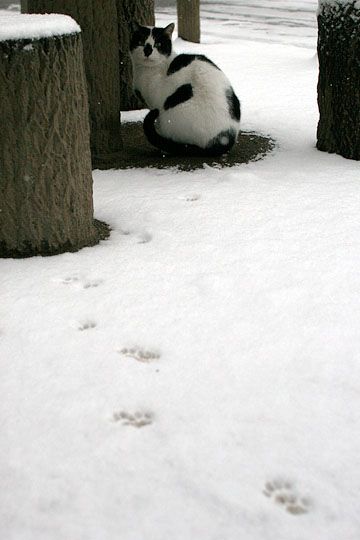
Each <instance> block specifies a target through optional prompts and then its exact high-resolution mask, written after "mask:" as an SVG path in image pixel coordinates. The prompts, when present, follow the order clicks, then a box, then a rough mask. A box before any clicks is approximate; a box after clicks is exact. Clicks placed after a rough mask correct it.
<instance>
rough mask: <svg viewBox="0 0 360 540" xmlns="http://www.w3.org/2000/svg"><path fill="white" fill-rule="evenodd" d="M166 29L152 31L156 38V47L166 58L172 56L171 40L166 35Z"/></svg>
mask: <svg viewBox="0 0 360 540" xmlns="http://www.w3.org/2000/svg"><path fill="white" fill-rule="evenodd" d="M164 30H165V28H153V29H152V31H151V34H152V37H153V38H154V41H155V43H154V47H155V48H156V49H157V50H158V51H159V53H161V54H163V55H164V56H170V54H171V50H172V43H171V39H170V38H169V36H168V35H166V34H164Z"/></svg>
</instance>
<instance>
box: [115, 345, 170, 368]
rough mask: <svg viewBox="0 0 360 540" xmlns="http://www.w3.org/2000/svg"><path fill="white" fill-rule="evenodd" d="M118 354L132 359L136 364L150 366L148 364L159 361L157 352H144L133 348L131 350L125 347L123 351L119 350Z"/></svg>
mask: <svg viewBox="0 0 360 540" xmlns="http://www.w3.org/2000/svg"><path fill="white" fill-rule="evenodd" d="M119 353H120V354H122V355H123V356H126V357H127V358H133V359H134V360H136V361H137V362H142V363H144V364H150V362H154V361H155V360H159V358H160V356H161V355H160V353H158V352H155V351H146V350H144V349H140V348H139V347H133V348H131V349H128V348H127V347H125V348H124V349H121V351H119Z"/></svg>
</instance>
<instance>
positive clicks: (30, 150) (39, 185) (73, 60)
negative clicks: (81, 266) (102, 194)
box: [0, 16, 108, 257]
mask: <svg viewBox="0 0 360 540" xmlns="http://www.w3.org/2000/svg"><path fill="white" fill-rule="evenodd" d="M23 17H24V18H25V17H26V18H27V17H28V16H20V17H19V20H20V18H23ZM39 17H40V16H39ZM51 17H52V16H41V19H42V21H44V19H45V22H46V19H48V20H49V18H51ZM32 18H33V17H32ZM61 19H65V17H61ZM14 20H15V19H14ZM25 22H26V23H27V21H25ZM0 103H1V107H0V126H1V129H0V256H1V257H28V256H32V255H53V254H57V253H62V252H64V251H77V250H78V249H80V248H82V247H84V246H91V245H94V244H96V243H97V242H98V241H99V239H100V238H103V237H106V236H107V234H108V232H107V227H106V225H105V224H101V223H100V222H96V221H94V219H93V199H92V184H93V182H92V173H91V156H90V144H89V135H90V130H89V110H88V100H87V91H86V79H85V73H84V68H83V52H82V43H81V34H80V32H77V33H70V34H67V35H62V36H57V37H46V38H38V39H21V40H15V39H12V40H7V41H0Z"/></svg>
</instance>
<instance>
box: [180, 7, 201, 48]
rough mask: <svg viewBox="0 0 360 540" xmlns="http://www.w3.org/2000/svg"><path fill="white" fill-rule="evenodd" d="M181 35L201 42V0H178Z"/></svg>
mask: <svg viewBox="0 0 360 540" xmlns="http://www.w3.org/2000/svg"><path fill="white" fill-rule="evenodd" d="M177 14H178V33H179V37H181V38H182V39H186V40H187V41H193V42H194V43H200V0H177Z"/></svg>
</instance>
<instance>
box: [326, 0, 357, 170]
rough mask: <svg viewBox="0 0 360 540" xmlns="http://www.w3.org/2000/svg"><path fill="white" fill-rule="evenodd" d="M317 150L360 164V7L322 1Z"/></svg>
mask: <svg viewBox="0 0 360 540" xmlns="http://www.w3.org/2000/svg"><path fill="white" fill-rule="evenodd" d="M318 27H319V35H318V56H319V81H318V105H319V111H320V120H319V124H318V129H317V148H318V149H319V150H324V151H326V152H331V153H333V152H335V153H337V154H340V155H341V156H343V157H345V158H350V159H356V160H360V5H359V2H356V1H355V0H345V1H344V0H337V1H336V2H334V0H331V1H330V0H320V5H319V13H318Z"/></svg>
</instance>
